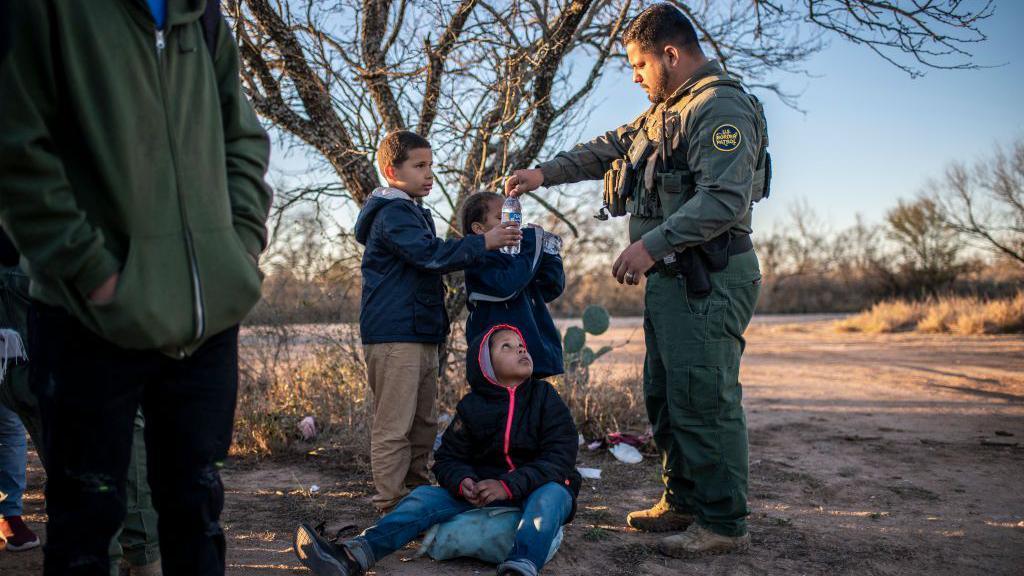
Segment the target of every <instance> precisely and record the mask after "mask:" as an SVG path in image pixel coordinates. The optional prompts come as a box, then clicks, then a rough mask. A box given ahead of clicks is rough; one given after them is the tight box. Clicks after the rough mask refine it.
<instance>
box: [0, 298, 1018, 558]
mask: <svg viewBox="0 0 1024 576" xmlns="http://www.w3.org/2000/svg"><path fill="white" fill-rule="evenodd" d="M636 324H637V323H636V322H635V321H628V320H627V321H622V322H618V323H616V326H615V327H614V328H613V330H611V331H610V332H609V333H608V334H606V335H605V336H604V337H602V338H599V339H597V340H598V342H597V345H601V344H604V343H606V342H612V341H615V342H622V341H624V340H626V339H627V338H628V337H629V336H630V334H633V338H632V343H631V344H629V345H627V346H624V347H621V348H620V349H618V350H617V351H616V352H615V353H614V354H613V355H611V356H609V357H606V358H604V359H602V360H601V361H600V362H601V363H602V365H603V367H604V368H605V369H607V370H632V371H634V372H635V371H636V366H637V363H639V362H641V361H642V354H643V348H642V337H640V334H639V331H636V332H634V330H635V329H636ZM748 340H749V344H748V348H747V355H746V357H745V361H744V366H743V373H742V381H743V385H744V389H745V405H746V408H747V414H748V418H749V424H750V470H751V478H750V507H751V510H752V514H751V517H750V531H751V537H752V542H753V547H752V549H751V551H750V552H749V553H745V554H741V555H735V556H727V557H718V558H711V559H703V560H696V561H683V560H673V559H666V558H663V557H661V556H660V555H659V554H658V553H657V549H656V544H657V541H658V537H657V536H655V535H646V534H641V533H637V532H634V531H631V530H628V529H626V528H625V524H624V521H625V515H626V513H627V512H628V511H629V510H632V509H635V508H639V507H642V506H645V505H647V504H649V503H651V502H652V501H653V500H654V499H655V498H657V496H658V493H659V474H658V465H657V463H656V462H655V461H654V459H653V458H647V459H645V461H644V462H643V463H641V464H638V465H632V466H630V465H625V464H620V463H619V462H617V461H615V460H614V459H612V458H611V457H610V456H609V455H607V454H606V453H600V454H598V453H587V452H586V451H584V452H583V453H582V455H581V461H580V465H581V466H589V467H596V468H600V469H601V470H602V471H603V477H602V479H601V480H596V481H589V482H588V483H587V484H586V485H585V486H584V490H583V492H582V494H581V498H580V503H579V514H578V516H577V518H576V521H575V522H574V523H573V524H572V525H571V526H569V527H568V528H567V533H566V535H567V538H566V541H565V543H564V544H563V546H562V549H561V550H560V552H559V553H558V555H557V556H556V558H555V559H554V560H553V561H552V563H551V564H549V566H548V568H546V569H545V573H546V574H556V575H573V576H576V575H593V574H602V575H603V574H607V575H612V576H619V575H634V574H635V575H641V574H652V575H653V574H657V575H663V574H687V575H688V574H693V575H698V574H700V575H708V574H851V575H852V574H856V575H863V574H950V575H960V574H986V575H996V574H1022V573H1024V496H1022V493H1024V482H1022V479H1024V417H1022V416H1024V338H1022V337H1019V336H998V337H991V336H989V337H957V336H949V335H936V336H924V335H886V336H864V335H850V334H838V333H836V332H835V331H834V330H833V329H832V328H831V326H830V324H829V322H828V321H827V319H820V318H810V319H801V320H799V321H796V320H794V319H792V318H789V319H782V320H780V319H776V318H771V317H768V318H761V319H757V320H755V323H754V324H753V325H752V326H751V328H750V330H749V331H748ZM592 345H593V344H592ZM224 482H225V485H226V486H227V506H226V510H225V512H224V515H223V520H224V527H225V530H226V532H227V536H228V542H229V544H228V546H229V552H228V566H229V568H228V573H229V574H233V575H260V576H263V575H266V576H271V575H283V574H302V573H306V572H305V571H304V570H303V569H302V568H300V567H299V564H298V563H297V562H296V561H295V559H294V557H293V555H292V553H291V550H290V546H291V544H290V536H291V531H292V529H293V527H294V526H295V525H296V524H297V523H298V522H299V521H301V520H307V519H314V520H331V521H353V522H355V523H357V524H359V525H360V526H366V525H368V524H369V523H371V522H372V521H373V514H372V508H371V506H370V503H369V499H368V496H369V490H370V484H369V474H368V466H367V463H366V461H365V460H364V459H361V458H358V457H354V456H352V455H351V454H348V453H346V452H345V451H344V450H342V449H339V448H336V447H335V448H329V449H326V450H321V451H315V452H314V453H313V454H301V455H296V456H294V457H291V458H286V459H276V460H274V461H262V462H256V461H241V462H234V463H233V464H231V466H230V468H229V469H228V470H227V471H226V473H225V475H224ZM41 484H42V476H41V470H40V469H39V467H38V464H37V463H36V465H34V467H33V468H32V470H31V471H30V485H31V486H30V488H31V489H30V492H29V494H28V495H27V496H28V497H27V502H26V505H27V508H28V510H27V514H28V520H29V521H30V524H31V525H32V526H33V528H35V529H37V530H39V531H40V532H42V528H43V527H42V522H43V520H44V516H43V511H42V495H41V492H40V488H41ZM313 485H317V486H318V487H319V490H317V491H311V490H310V488H311V487H312V486H313ZM412 555H413V549H412V548H409V549H407V550H405V551H403V552H401V553H399V554H397V555H396V556H395V557H392V558H388V559H386V560H385V561H383V562H382V563H381V564H379V565H378V566H377V568H376V570H375V571H374V574H378V575H396V576H398V575H402V576H413V575H422V574H446V575H459V576H462V575H465V576H469V575H478V574H489V573H493V568H491V567H489V566H487V565H485V564H482V563H478V562H474V561H463V560H458V561H452V562H444V563H438V562H434V561H431V560H424V559H415V560H411V559H409V558H410V557H411V556H412ZM41 565H42V554H41V553H40V552H39V551H32V552H26V553H22V554H13V553H8V552H3V553H0V573H2V574H3V575H4V576H8V575H10V576H22V575H29V574H32V575H34V574H40V573H41Z"/></svg>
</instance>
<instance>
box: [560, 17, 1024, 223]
mask: <svg viewBox="0 0 1024 576" xmlns="http://www.w3.org/2000/svg"><path fill="white" fill-rule="evenodd" d="M982 30H983V31H984V32H985V33H986V34H987V35H988V37H989V40H988V42H986V43H985V44H982V45H979V46H976V47H975V48H976V50H975V54H976V62H977V63H979V64H989V65H1002V66H999V67H995V68H989V69H981V70H929V71H927V73H926V75H925V76H924V77H923V78H918V79H911V78H910V77H909V76H908V75H907V74H906V73H905V72H903V71H901V70H899V69H897V68H896V67H894V66H893V65H891V64H889V63H888V62H885V61H884V60H882V59H881V58H880V57H878V56H877V55H875V54H874V53H873V52H871V51H870V50H869V49H868V48H866V47H862V46H854V45H851V44H849V43H847V42H844V41H841V40H838V39H836V40H833V41H832V42H831V44H830V45H829V46H828V47H826V48H825V49H824V51H822V52H821V53H819V54H817V55H816V56H815V57H814V58H813V59H811V60H810V61H809V62H808V66H807V68H808V71H809V72H810V73H811V75H812V76H813V77H810V78H803V77H795V76H788V77H780V78H779V79H780V80H782V83H783V86H784V87H785V88H786V89H787V90H788V91H797V92H801V91H802V92H803V95H802V96H801V97H800V99H799V106H800V107H801V108H802V109H803V110H804V111H805V113H804V114H802V113H800V112H797V111H794V110H792V109H790V108H788V107H787V106H785V105H784V104H782V102H780V101H779V100H778V99H777V98H776V97H775V96H774V95H771V94H768V93H765V94H759V97H761V99H762V100H763V101H764V102H765V108H766V114H767V116H768V129H769V135H770V140H771V153H772V159H773V163H774V167H775V178H774V180H773V184H772V196H771V198H770V199H769V200H767V201H765V202H763V203H761V204H759V205H758V206H757V208H756V209H755V212H754V214H755V221H754V225H755V228H761V229H765V227H766V226H768V227H770V226H772V225H775V224H776V223H779V224H781V223H783V222H785V220H786V215H787V211H788V210H789V207H790V205H791V204H792V203H793V202H794V201H796V200H798V199H802V200H806V201H807V203H809V204H810V205H811V206H812V207H813V208H814V210H815V211H816V212H817V214H818V215H819V216H820V217H822V218H823V219H825V220H826V221H827V222H829V223H830V224H832V225H833V226H837V227H842V226H846V225H849V224H852V223H853V222H854V218H855V216H856V214H858V213H860V214H862V215H864V217H865V218H866V219H867V220H869V221H879V220H881V218H882V217H883V216H884V214H885V211H886V210H887V209H888V208H890V207H892V206H894V205H895V204H896V201H897V199H898V198H911V197H913V196H914V195H915V194H916V193H917V192H918V191H919V190H920V189H921V188H922V186H923V185H924V183H925V182H926V180H927V179H928V178H929V177H931V176H938V175H940V174H941V173H942V171H943V169H944V167H945V166H946V164H947V163H948V162H949V161H951V160H964V161H973V160H975V159H977V158H978V157H980V156H983V155H985V154H987V153H989V152H990V151H991V150H992V147H993V145H994V144H995V143H1001V144H1003V145H1005V144H1007V143H1009V142H1010V141H1012V140H1013V139H1014V138H1016V137H1024V2H1021V1H1019V0H1001V1H999V2H998V3H997V5H996V14H995V16H993V17H992V18H990V19H989V20H987V21H986V22H985V23H984V24H983V25H982ZM593 102H594V104H595V105H596V108H595V110H594V113H593V115H592V116H591V118H590V119H589V121H588V122H587V123H586V124H585V125H584V126H583V127H582V128H581V134H580V135H581V137H582V138H587V139H589V138H592V137H594V136H597V135H599V134H601V133H602V132H604V131H605V130H607V129H609V128H611V127H614V126H618V125H620V124H623V123H625V122H627V121H629V120H631V119H632V118H634V117H635V116H636V115H637V114H639V113H641V112H642V111H643V110H644V109H645V108H646V107H647V106H648V103H647V100H646V98H645V96H644V94H643V92H642V91H641V90H640V88H638V87H637V86H634V85H632V84H631V83H630V79H629V75H628V71H623V72H622V73H618V72H616V73H613V74H609V75H608V76H606V77H605V78H604V79H603V81H602V84H601V85H600V86H599V88H598V91H597V94H596V95H595V96H594V99H593Z"/></svg>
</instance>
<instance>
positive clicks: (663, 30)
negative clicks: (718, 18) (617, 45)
mask: <svg viewBox="0 0 1024 576" xmlns="http://www.w3.org/2000/svg"><path fill="white" fill-rule="evenodd" d="M633 43H636V45H637V47H638V48H640V50H642V51H644V52H655V51H660V50H661V49H662V48H664V47H665V46H666V45H668V44H671V45H673V46H676V47H678V48H682V49H685V50H687V51H690V52H701V49H700V42H699V41H698V40H697V31H696V30H695V29H694V28H693V23H692V22H690V19H689V18H687V17H686V15H684V14H683V13H682V12H680V11H679V9H678V8H676V7H675V6H673V5H671V4H669V3H667V2H660V3H658V4H655V5H654V6H651V7H650V8H648V9H646V10H644V11H643V12H641V13H639V14H637V15H636V18H633V21H632V22H630V23H629V25H628V26H626V31H625V32H623V33H622V45H623V46H626V45H628V44H633Z"/></svg>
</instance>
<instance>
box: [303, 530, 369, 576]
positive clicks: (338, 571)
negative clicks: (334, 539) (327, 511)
mask: <svg viewBox="0 0 1024 576" xmlns="http://www.w3.org/2000/svg"><path fill="white" fill-rule="evenodd" d="M292 545H293V546H294V547H295V555H296V556H297V557H298V558H299V562H302V565H303V566H305V567H306V568H309V569H310V570H311V571H312V572H313V574H316V576H362V574H363V569H362V567H361V566H359V563H358V562H356V561H355V560H353V559H351V558H349V556H348V553H346V552H345V548H344V547H343V546H337V545H335V544H331V543H330V542H328V541H327V540H325V539H324V538H323V537H321V536H320V535H319V534H317V533H316V530H314V529H313V528H312V527H311V526H310V525H309V524H302V525H301V526H299V527H298V529H296V530H295V538H294V540H293V541H292Z"/></svg>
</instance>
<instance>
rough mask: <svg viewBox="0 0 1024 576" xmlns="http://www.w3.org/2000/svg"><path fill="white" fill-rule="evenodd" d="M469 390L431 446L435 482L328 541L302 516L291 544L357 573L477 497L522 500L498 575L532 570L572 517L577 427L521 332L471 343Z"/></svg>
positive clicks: (312, 558) (501, 331) (326, 573)
mask: <svg viewBox="0 0 1024 576" xmlns="http://www.w3.org/2000/svg"><path fill="white" fill-rule="evenodd" d="M466 365H467V373H468V374H467V376H468V379H469V384H470V387H471V391H470V392H469V394H467V395H466V396H465V397H463V398H462V400H461V401H460V402H459V405H458V408H457V410H456V416H455V418H454V419H453V420H452V423H451V424H450V425H449V426H448V429H447V430H446V431H445V433H444V436H443V438H442V442H441V447H440V448H439V449H438V451H437V453H436V455H435V463H434V475H435V476H436V477H437V481H438V483H439V484H440V486H420V487H418V488H416V489H415V490H413V491H412V493H411V494H409V496H407V497H406V498H404V499H403V500H402V501H401V502H399V503H398V506H396V507H395V509H394V511H393V512H391V513H390V514H387V515H386V516H384V517H383V518H381V519H380V521H378V522H377V524H376V525H374V526H371V527H370V528H367V529H366V530H364V531H363V533H362V534H361V535H359V536H357V537H356V538H353V539H351V540H347V541H345V542H343V543H342V544H341V545H337V546H336V545H334V544H332V543H330V542H328V541H326V540H325V539H324V538H322V537H321V536H320V535H318V534H317V533H316V531H315V530H313V529H312V528H311V527H310V526H309V525H308V524H303V525H302V526H300V527H299V528H298V530H297V531H296V534H295V540H294V545H295V553H296V555H297V556H298V557H299V560H300V561H301V562H302V564H303V565H304V566H306V567H308V568H310V569H311V570H312V571H313V573H314V574H316V575H317V576H359V575H362V574H364V573H365V572H366V571H367V570H369V569H370V568H371V567H372V566H373V565H374V564H375V563H377V562H379V561H380V560H381V559H382V558H384V557H385V556H387V555H388V554H391V553H392V552H394V551H396V550H398V549H400V548H402V547H403V546H405V545H406V544H408V543H409V542H410V541H412V540H413V539H414V538H416V536H417V535H419V534H420V533H422V532H423V531H425V530H427V529H428V528H430V527H431V526H433V525H434V524H437V523H439V522H444V521H445V520H448V519H450V518H453V517H454V516H456V515H458V514H460V513H462V512H465V511H467V510H471V509H472V508H473V507H482V506H489V505H501V506H509V505H511V506H518V507H521V508H522V509H523V517H522V520H521V521H520V523H519V526H518V529H517V531H516V538H515V544H514V546H513V547H512V550H511V551H510V552H509V554H508V556H507V557H506V559H505V561H504V562H503V563H501V564H500V565H498V575H499V576H536V574H537V573H538V572H539V571H540V569H541V567H542V566H543V565H544V563H545V561H546V560H547V556H548V553H549V551H550V548H551V543H552V541H553V539H554V538H555V535H556V534H557V533H558V529H559V528H560V527H561V526H562V525H563V524H567V523H568V522H570V521H571V520H572V517H573V515H574V514H575V511H576V497H577V495H578V494H579V489H580V482H581V478H580V475H579V473H578V472H576V468H575V466H576V451H577V442H578V440H577V438H578V436H577V432H576V426H575V424H574V423H573V419H572V415H571V414H570V413H569V409H568V407H566V405H565V403H564V402H562V399H561V397H559V395H558V393H557V392H556V391H555V389H554V388H553V387H552V386H551V384H549V383H547V382H546V381H544V380H535V379H533V377H532V374H533V372H534V368H533V361H532V359H531V358H530V354H529V353H528V352H527V349H526V345H525V344H524V341H523V337H522V334H520V332H519V330H518V329H517V328H515V327H513V326H511V325H508V324H501V325H497V326H494V327H491V328H490V329H489V330H488V331H487V332H485V333H483V334H481V335H480V336H478V337H477V339H476V340H475V341H474V342H473V343H471V345H470V349H469V352H468V353H467V360H466Z"/></svg>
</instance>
